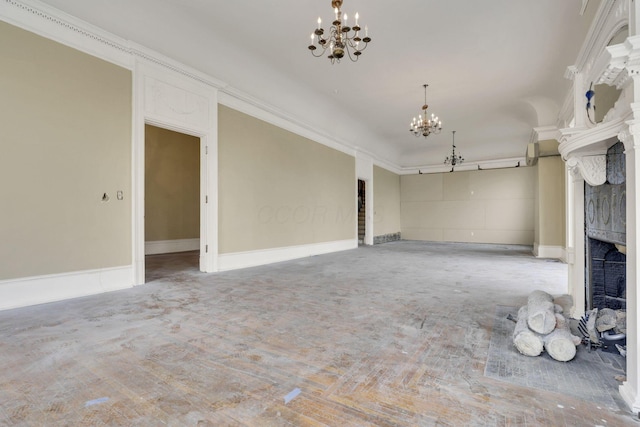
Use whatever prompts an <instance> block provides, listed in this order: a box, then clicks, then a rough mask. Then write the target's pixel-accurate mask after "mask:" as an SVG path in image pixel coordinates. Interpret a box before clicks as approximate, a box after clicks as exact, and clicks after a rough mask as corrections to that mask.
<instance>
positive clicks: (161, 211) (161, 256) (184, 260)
mask: <svg viewBox="0 0 640 427" xmlns="http://www.w3.org/2000/svg"><path fill="white" fill-rule="evenodd" d="M144 140H145V173H144V189H145V198H144V212H145V216H144V235H145V275H146V276H147V281H150V280H155V279H158V278H161V277H164V275H168V274H170V272H175V271H176V269H177V270H180V269H182V270H194V271H198V269H199V268H198V267H199V265H198V260H199V258H200V230H201V218H200V203H201V201H200V195H201V191H200V175H201V171H200V158H201V152H200V151H201V149H200V146H201V141H200V138H198V137H195V136H191V135H187V134H184V133H180V132H176V131H172V130H168V129H164V128H160V127H157V126H153V125H149V124H147V125H145V138H144ZM178 255H179V256H178ZM176 260H180V262H179V266H175V265H174V266H173V268H172V269H171V270H167V269H163V268H162V266H163V264H169V263H170V264H175V262H176ZM176 267H178V268H176Z"/></svg>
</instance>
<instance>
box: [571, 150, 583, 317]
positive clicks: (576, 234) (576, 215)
mask: <svg viewBox="0 0 640 427" xmlns="http://www.w3.org/2000/svg"><path fill="white" fill-rule="evenodd" d="M567 169H568V172H569V173H568V174H567V175H568V176H567V180H568V182H567V187H568V191H567V197H571V199H570V200H569V201H568V206H567V207H568V208H569V206H570V207H571V209H570V210H567V264H568V273H569V278H568V284H569V294H570V295H571V296H572V297H573V312H572V313H571V316H572V317H573V318H575V319H579V318H580V317H582V315H584V310H585V300H586V297H585V286H584V279H585V277H584V269H585V260H584V259H585V246H584V178H582V175H581V174H580V171H579V169H578V168H577V165H576V164H575V163H574V162H571V161H569V162H567Z"/></svg>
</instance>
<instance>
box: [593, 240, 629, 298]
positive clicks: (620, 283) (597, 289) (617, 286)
mask: <svg viewBox="0 0 640 427" xmlns="http://www.w3.org/2000/svg"><path fill="white" fill-rule="evenodd" d="M588 241H589V248H588V254H589V255H588V256H589V260H588V261H589V273H590V274H589V276H590V277H589V279H590V280H589V285H590V286H589V287H588V288H589V289H588V292H587V297H588V300H589V301H588V305H589V306H590V307H589V308H591V309H593V308H597V309H599V310H601V309H603V308H610V309H612V310H625V309H626V308H627V302H626V298H627V292H626V281H627V271H626V258H627V256H626V255H625V254H624V253H623V252H621V251H620V250H619V246H617V245H616V244H614V243H610V242H605V241H602V240H598V239H593V238H589V239H588Z"/></svg>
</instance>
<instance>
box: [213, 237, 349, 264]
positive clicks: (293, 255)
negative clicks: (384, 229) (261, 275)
mask: <svg viewBox="0 0 640 427" xmlns="http://www.w3.org/2000/svg"><path fill="white" fill-rule="evenodd" d="M357 247H358V240H357V239H349V240H338V241H334V242H324V243H315V244H311V245H300V246H287V247H284V248H273V249H265V250H259V251H248V252H235V253H230V254H221V255H219V256H218V270H219V271H226V270H235V269H238V268H247V267H255V266H258V265H265V264H271V263H274V262H282V261H289V260H292V259H298V258H304V257H308V256H313V255H322V254H327V253H331V252H339V251H346V250H349V249H356V248H357Z"/></svg>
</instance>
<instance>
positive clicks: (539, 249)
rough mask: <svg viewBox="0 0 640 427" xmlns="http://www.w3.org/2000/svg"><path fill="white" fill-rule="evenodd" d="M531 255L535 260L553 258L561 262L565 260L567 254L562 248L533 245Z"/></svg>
mask: <svg viewBox="0 0 640 427" xmlns="http://www.w3.org/2000/svg"><path fill="white" fill-rule="evenodd" d="M533 255H534V256H535V257H536V258H553V259H559V260H562V261H565V262H566V260H567V253H566V251H565V249H564V247H562V246H544V245H538V244H537V243H534V244H533Z"/></svg>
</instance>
